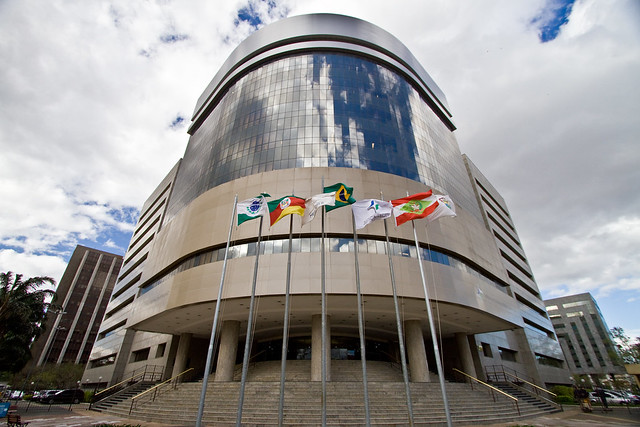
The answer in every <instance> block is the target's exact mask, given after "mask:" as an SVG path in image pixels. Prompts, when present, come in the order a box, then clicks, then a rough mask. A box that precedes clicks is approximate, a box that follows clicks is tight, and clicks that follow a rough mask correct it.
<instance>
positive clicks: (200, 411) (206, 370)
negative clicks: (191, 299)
mask: <svg viewBox="0 0 640 427" xmlns="http://www.w3.org/2000/svg"><path fill="white" fill-rule="evenodd" d="M237 205H238V195H237V194H236V196H235V198H234V199H233V209H232V210H231V223H230V224H229V235H228V237H227V246H226V247H225V249H224V262H223V263H222V275H221V276H220V287H219V289H218V299H217V300H216V310H215V314H214V316H213V325H212V327H211V338H210V339H209V350H208V351H207V362H206V364H205V367H204V378H203V379H202V392H201V393H200V404H199V405H198V416H197V418H196V427H201V426H202V415H203V413H204V402H205V398H206V396H207V384H208V382H209V373H210V372H211V359H212V357H213V347H214V343H215V340H216V329H218V316H219V314H220V306H221V305H222V288H223V286H224V276H225V274H226V272H227V259H228V257H229V246H230V244H231V231H232V230H233V220H234V218H235V216H236V206H237Z"/></svg>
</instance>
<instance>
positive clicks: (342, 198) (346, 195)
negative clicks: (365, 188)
mask: <svg viewBox="0 0 640 427" xmlns="http://www.w3.org/2000/svg"><path fill="white" fill-rule="evenodd" d="M334 191H335V193H336V196H335V198H336V203H335V204H334V205H327V207H326V208H325V210H326V211H327V212H329V211H331V210H333V209H337V208H341V207H343V206H347V205H351V204H353V203H355V202H356V199H354V198H353V196H352V195H353V187H347V186H346V185H344V184H343V183H341V182H339V183H337V184H333V185H330V186H328V187H324V192H325V193H332V192H334Z"/></svg>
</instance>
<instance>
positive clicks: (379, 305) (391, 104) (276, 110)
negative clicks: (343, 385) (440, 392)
mask: <svg viewBox="0 0 640 427" xmlns="http://www.w3.org/2000/svg"><path fill="white" fill-rule="evenodd" d="M454 129H455V126H454V125H453V123H452V121H451V114H450V112H449V110H448V106H447V103H446V99H445V97H444V94H442V92H441V90H440V89H439V88H438V87H437V85H435V83H434V82H433V81H432V80H431V78H430V77H429V76H428V74H427V73H426V71H424V69H423V68H422V67H421V66H420V65H419V64H418V62H417V60H415V58H414V57H413V56H412V55H411V53H410V52H409V51H408V50H407V49H406V48H405V47H404V46H403V45H402V44H401V43H400V42H399V41H398V40H397V39H395V38H394V37H393V36H391V35H390V34H388V33H386V32H384V31H383V30H381V29H379V28H377V27H375V26H373V25H371V24H368V23H366V22H363V21H360V20H356V19H353V18H348V17H344V16H336V15H310V16H303V17H294V18H289V19H286V20H282V21H279V22H278V23H276V24H273V25H270V26H268V27H266V28H264V29H263V30H260V31H259V32H256V33H255V34H254V35H252V36H251V37H249V38H248V39H247V40H246V41H245V42H243V43H242V44H241V45H240V46H238V48H237V49H236V50H235V51H234V52H233V53H232V55H231V56H230V58H229V60H228V61H227V62H226V63H225V64H224V65H223V66H222V68H221V70H220V72H219V73H218V74H217V75H216V76H215V77H214V79H213V80H212V82H211V84H210V85H209V86H208V87H207V89H206V90H205V92H204V93H203V95H202V96H201V98H200V99H199V100H198V104H197V106H196V110H195V113H194V117H193V124H192V126H191V128H190V129H189V133H190V135H191V137H190V140H189V144H188V145H187V148H186V151H185V155H184V158H183V159H182V160H181V162H179V164H178V165H176V167H175V168H174V170H173V171H172V172H171V173H170V174H169V175H168V176H167V178H165V180H164V181H163V183H161V184H160V185H159V186H158V189H157V190H156V191H155V192H154V194H153V195H152V196H151V197H150V198H149V200H148V201H147V203H145V207H144V208H143V211H142V214H141V217H140V219H139V224H138V226H137V228H136V232H135V233H134V236H133V239H132V243H131V245H130V247H129V250H128V252H127V255H126V257H125V263H124V266H123V268H122V272H121V273H120V276H119V279H118V280H119V281H118V284H117V286H116V288H115V290H114V293H113V296H112V300H111V303H110V305H109V308H108V309H107V316H108V317H107V316H105V322H104V323H103V326H102V328H101V333H102V335H101V336H99V337H98V341H97V342H96V349H94V352H93V353H92V356H91V362H90V364H89V367H88V368H87V371H86V373H85V375H91V371H92V370H93V371H94V372H98V371H100V372H103V373H104V375H103V376H106V375H108V372H110V376H109V378H110V381H111V382H112V383H113V382H114V381H115V380H116V379H119V378H121V377H123V376H124V375H125V374H126V373H127V372H132V371H133V370H134V369H136V368H140V367H142V365H144V364H145V363H147V364H148V363H150V359H149V358H147V359H146V360H139V359H141V358H142V357H138V356H139V355H140V354H143V355H144V351H146V350H145V349H147V348H149V349H150V350H149V351H150V354H152V353H153V349H154V348H156V347H157V346H158V345H160V344H163V343H166V351H165V356H163V357H162V358H158V359H160V360H158V363H159V362H162V363H163V364H164V365H165V372H169V371H171V372H174V373H175V372H177V371H179V370H181V369H182V368H183V367H195V368H196V369H199V370H200V374H203V373H204V372H202V369H203V367H204V363H203V360H202V357H203V356H202V351H201V348H202V347H205V348H206V345H205V346H203V343H206V341H207V340H208V337H209V336H210V334H211V323H212V318H213V309H214V307H216V304H221V307H222V310H221V313H223V314H222V316H223V318H222V319H221V320H222V321H223V322H238V323H233V324H234V325H235V324H239V331H240V332H239V334H240V337H239V338H240V342H243V339H242V338H243V337H242V335H243V334H244V332H243V331H245V330H246V326H247V307H248V302H249V297H250V295H251V280H252V276H253V265H254V256H253V255H255V252H256V250H257V246H256V240H257V235H258V226H259V221H252V222H250V223H246V224H243V225H242V226H234V227H233V228H232V237H231V243H230V253H229V259H228V266H227V271H226V276H225V282H224V290H223V294H222V295H223V300H222V301H217V295H218V292H219V286H220V277H221V274H222V265H223V262H222V260H223V256H224V253H225V246H226V243H227V236H228V233H229V223H230V221H231V215H232V211H233V200H234V196H236V195H237V196H238V198H239V200H243V199H247V198H250V197H254V196H255V195H257V194H259V193H262V192H268V193H270V194H272V195H273V196H274V197H281V196H284V195H288V194H295V195H297V196H301V197H309V196H311V195H313V194H317V193H321V192H322V191H323V185H331V184H334V183H336V182H343V183H345V184H346V185H347V186H352V187H353V188H354V197H355V198H356V199H364V198H385V199H390V198H399V197H404V196H405V195H406V194H411V193H418V192H422V191H426V190H427V189H433V191H434V192H435V193H444V194H449V195H450V196H451V197H452V199H453V200H454V202H455V203H456V210H457V217H456V218H455V219H451V218H447V219H443V220H439V221H436V222H433V223H429V224H427V223H426V222H417V223H416V227H417V230H416V231H417V235H418V241H419V248H416V247H415V243H414V234H413V229H412V228H411V225H410V224H407V225H404V226H401V227H395V226H393V225H391V223H390V224H389V227H388V229H389V230H388V234H389V238H390V242H391V243H390V245H389V246H388V247H387V245H386V242H385V240H386V236H385V227H384V223H383V222H380V221H379V222H375V223H373V224H370V225H368V226H367V227H366V228H365V229H363V230H360V231H359V233H358V237H359V240H358V242H357V245H358V253H359V265H360V271H359V273H360V278H361V289H362V293H363V296H364V304H365V313H366V318H365V321H366V328H367V331H368V332H367V340H368V342H369V343H376V344H383V345H388V346H389V351H387V352H386V354H387V356H385V357H393V356H389V355H393V354H396V353H397V351H396V350H393V348H392V347H393V345H394V344H396V343H397V336H396V334H397V329H396V326H395V314H394V308H393V300H392V298H391V295H392V289H391V284H390V267H389V258H388V256H387V251H388V250H391V253H390V254H391V259H392V263H393V268H394V271H395V277H396V285H397V290H398V295H399V296H400V297H401V298H402V304H403V306H402V314H403V320H405V321H408V322H410V323H411V325H412V328H413V329H412V331H413V333H414V334H413V337H414V340H413V341H414V342H417V341H419V340H417V339H416V332H418V331H419V330H421V331H422V334H423V336H424V338H425V348H426V353H427V354H426V357H427V358H428V359H432V358H433V357H434V356H433V352H432V350H430V349H429V347H430V346H429V345H428V343H429V342H430V341H431V340H432V337H431V336H430V333H429V331H428V327H427V321H426V315H425V311H426V307H425V304H426V302H425V300H424V298H425V295H424V290H423V287H422V284H421V281H420V274H419V267H418V260H417V255H418V254H420V256H421V258H424V259H425V261H424V264H425V267H426V273H427V276H428V279H427V280H428V284H427V286H428V287H429V295H430V298H431V301H430V303H431V304H432V305H434V306H435V307H436V308H437V313H438V315H439V316H438V320H437V321H438V330H439V331H440V333H441V335H442V336H441V337H438V338H441V339H442V340H443V342H444V344H445V348H446V349H447V351H448V352H449V353H451V354H455V357H451V358H450V359H448V360H447V362H446V363H445V368H447V369H449V370H450V369H451V368H453V367H457V368H460V369H464V366H463V365H465V364H466V365H470V364H471V363H472V361H475V362H476V365H477V361H482V357H478V355H477V354H475V353H474V351H473V350H474V349H473V348H472V352H471V353H469V349H468V348H466V346H467V343H471V344H473V343H474V342H476V344H477V342H478V339H486V341H487V342H489V343H491V344H492V345H495V346H496V352H497V351H498V348H497V347H498V346H501V347H502V348H504V349H507V350H513V351H515V352H520V357H519V358H518V357H516V358H515V359H516V360H515V362H513V364H514V367H516V368H518V369H522V367H526V368H527V369H528V370H529V372H530V373H531V375H532V376H535V377H539V375H540V373H539V372H538V369H537V368H538V367H537V365H536V364H535V363H533V361H534V360H535V357H536V356H535V354H536V353H537V352H542V354H545V355H549V356H550V357H553V356H552V355H555V356H558V354H559V353H558V352H555V353H554V349H553V348H551V349H542V347H544V345H547V344H549V342H555V337H554V336H553V332H552V329H551V325H550V322H549V320H548V319H547V318H546V313H545V310H544V305H543V304H542V303H541V301H540V300H539V293H538V290H537V286H536V284H535V281H534V280H533V275H532V274H531V270H530V268H529V266H528V264H527V261H526V257H524V252H523V250H522V248H521V246H520V245H519V243H518V241H517V233H516V232H515V227H514V226H513V223H512V222H511V220H510V218H509V215H508V211H507V210H506V205H505V204H504V201H503V200H502V198H501V197H500V196H499V194H498V193H497V191H495V189H493V187H492V186H491V185H490V183H489V182H488V181H487V180H486V178H484V177H483V176H482V175H481V174H480V173H479V172H478V171H476V169H474V168H475V167H471V166H469V165H470V162H468V161H467V159H466V158H465V157H463V156H462V155H461V153H460V150H459V148H458V144H457V142H456V140H455V137H454V135H453V133H452V131H453V130H454ZM480 183H482V184H480ZM491 212H493V213H491ZM293 222H294V233H295V236H294V239H293V240H292V245H291V247H292V256H291V258H292V268H291V294H292V304H291V321H292V323H291V329H290V334H291V335H290V336H291V337H292V338H295V340H298V342H300V343H305V342H306V341H305V340H308V341H310V337H311V335H312V329H313V319H314V318H317V315H318V314H319V313H320V306H319V300H320V292H321V290H320V288H321V283H320V276H321V271H320V268H321V266H320V257H321V254H320V248H321V242H320V236H321V231H322V229H321V221H320V220H319V219H316V220H315V221H314V222H312V223H311V224H309V225H306V226H304V227H300V225H299V219H298V218H296V219H294V220H293ZM324 231H325V233H326V236H327V238H326V239H325V243H326V255H327V256H326V292H327V310H328V312H327V314H328V316H330V318H331V338H332V340H335V342H336V345H338V344H337V341H338V340H342V341H343V342H347V341H348V340H349V339H352V338H354V337H357V336H358V327H357V319H356V318H355V315H354V312H355V311H356V305H355V304H356V298H355V294H356V283H355V280H356V272H355V268H354V259H355V258H354V257H355V253H354V248H355V243H354V241H353V237H352V236H353V228H352V218H351V211H350V209H348V208H344V209H339V210H336V211H332V212H330V213H328V214H327V215H326V221H325V229H324ZM501 233H502V234H501ZM288 235H289V218H287V219H285V220H282V221H280V222H279V223H278V224H275V225H274V226H272V227H268V226H264V227H263V230H262V239H263V243H262V244H261V249H260V250H261V257H260V268H259V271H258V275H257V277H258V283H257V291H256V292H257V295H258V296H259V297H260V305H259V310H258V315H257V318H256V319H255V336H254V343H255V345H254V349H255V348H256V347H260V346H261V347H262V348H263V349H264V350H265V351H266V352H267V353H269V351H271V350H269V349H271V348H272V347H274V345H273V344H274V343H275V342H276V341H277V340H279V339H280V340H281V339H282V327H283V313H282V311H283V297H284V293H285V283H286V282H285V278H286V271H287V252H288V248H289V242H288V239H287V238H288ZM514 239H515V241H514ZM505 242H507V243H505ZM387 248H390V249H387ZM416 321H417V322H416ZM229 324H231V323H229ZM531 328H533V329H535V330H537V332H538V334H540V333H542V334H544V335H545V337H546V339H547V341H548V342H543V343H541V342H539V341H540V340H534V339H530V338H529V331H528V330H529V329H531ZM514 330H515V332H509V331H514ZM474 336H475V339H474ZM179 337H183V338H184V340H185V341H184V342H183V345H182V346H181V345H180V343H179V342H178V338H179ZM465 338H466V339H465ZM187 340H188V341H189V346H188V347H189V349H187V348H185V347H187V346H186V345H185V344H184V343H185V342H186V341H187ZM231 341H233V342H235V340H230V342H231ZM542 341H544V340H542ZM555 344H556V346H557V342H555ZM300 345H301V346H303V344H300ZM304 345H306V344H304ZM344 345H347V344H344ZM460 346H462V347H465V348H460ZM558 348H559V347H558ZM294 350H301V353H299V354H302V353H305V351H306V350H308V348H303V347H300V348H299V349H294ZM141 351H142V352H141ZM220 351H221V352H222V350H220ZM233 351H234V349H230V348H225V349H224V353H225V354H233ZM358 351H359V350H358ZM332 353H333V352H332ZM335 353H336V354H338V353H340V351H336V352H335ZM269 354H271V353H269ZM380 354H382V353H380ZM109 356H113V357H112V359H113V360H111V359H109V360H108V362H109V365H104V364H101V362H100V361H101V360H105V359H104V358H105V357H109ZM241 356H242V354H241V351H239V352H238V355H237V357H236V359H238V358H240V357H241ZM136 360H137V361H136ZM425 362H426V361H425ZM153 363H154V364H155V363H156V362H155V361H153ZM482 363H485V361H482ZM487 363H488V361H487ZM503 363H507V364H509V363H511V362H509V361H507V362H503ZM176 365H180V366H176ZM429 366H432V367H433V366H435V364H434V363H431V361H429ZM475 368H476V371H478V372H482V371H483V370H482V369H479V368H482V366H475ZM109 370H110V371H109ZM423 377H426V376H424V375H423ZM89 378H90V376H89Z"/></svg>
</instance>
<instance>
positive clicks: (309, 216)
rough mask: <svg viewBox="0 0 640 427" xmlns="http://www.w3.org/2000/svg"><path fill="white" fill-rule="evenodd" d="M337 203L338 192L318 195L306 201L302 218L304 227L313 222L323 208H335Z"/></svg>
mask: <svg viewBox="0 0 640 427" xmlns="http://www.w3.org/2000/svg"><path fill="white" fill-rule="evenodd" d="M335 203H336V192H335V191H333V192H331V193H322V194H316V195H315V196H311V197H309V198H308V199H307V200H305V210H304V215H303V216H302V225H305V224H307V223H309V222H311V221H312V220H313V219H314V218H315V217H316V212H317V211H318V209H319V208H320V207H322V206H327V207H329V206H333V205H335Z"/></svg>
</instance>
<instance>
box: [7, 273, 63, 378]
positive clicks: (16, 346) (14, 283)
mask: <svg viewBox="0 0 640 427" xmlns="http://www.w3.org/2000/svg"><path fill="white" fill-rule="evenodd" d="M45 284H49V285H52V286H53V285H55V281H54V280H53V279H52V278H50V277H46V276H44V277H31V278H29V279H27V280H22V275H21V274H16V275H15V277H14V275H13V273H12V272H10V271H9V272H6V273H0V371H8V372H18V371H19V370H20V369H22V368H23V367H24V365H25V364H26V363H27V362H28V361H29V359H31V350H30V346H31V343H32V342H33V340H35V339H36V338H38V337H39V336H40V335H41V334H42V333H43V332H44V330H45V321H46V311H47V307H48V306H49V304H50V301H49V300H50V299H51V300H52V299H53V297H55V292H54V291H52V290H50V289H39V288H41V287H42V286H44V285H45Z"/></svg>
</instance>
